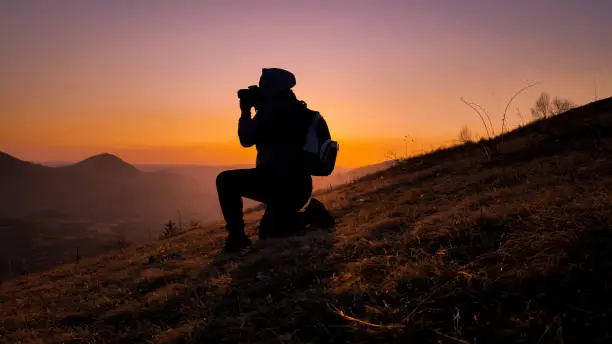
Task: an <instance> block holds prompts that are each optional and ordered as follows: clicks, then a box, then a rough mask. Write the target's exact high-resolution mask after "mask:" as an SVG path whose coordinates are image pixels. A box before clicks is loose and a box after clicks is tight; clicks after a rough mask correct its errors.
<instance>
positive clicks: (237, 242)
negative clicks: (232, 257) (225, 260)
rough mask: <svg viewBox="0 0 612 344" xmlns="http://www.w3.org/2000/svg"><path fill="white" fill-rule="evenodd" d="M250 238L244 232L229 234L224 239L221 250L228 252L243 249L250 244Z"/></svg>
mask: <svg viewBox="0 0 612 344" xmlns="http://www.w3.org/2000/svg"><path fill="white" fill-rule="evenodd" d="M251 244H252V243H251V239H249V237H248V236H246V235H245V234H242V235H231V234H230V235H229V236H228V237H227V239H225V246H224V247H223V250H222V251H221V252H223V253H230V252H238V251H240V250H243V249H245V248H247V247H249V246H251Z"/></svg>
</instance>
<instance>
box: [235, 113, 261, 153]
mask: <svg viewBox="0 0 612 344" xmlns="http://www.w3.org/2000/svg"><path fill="white" fill-rule="evenodd" d="M258 127H259V126H258V123H257V121H256V120H255V118H251V109H250V108H249V109H248V110H247V109H242V114H241V115H240V119H239V120H238V138H239V139H240V144H241V145H242V147H251V146H253V145H254V144H256V143H257V138H258V131H259V130H258V129H259V128H258Z"/></svg>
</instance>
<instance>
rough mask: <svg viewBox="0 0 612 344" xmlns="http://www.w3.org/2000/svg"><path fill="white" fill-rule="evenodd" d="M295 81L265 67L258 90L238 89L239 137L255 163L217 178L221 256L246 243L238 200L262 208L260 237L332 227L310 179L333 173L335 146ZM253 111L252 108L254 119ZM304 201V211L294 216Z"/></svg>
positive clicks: (332, 224)
mask: <svg viewBox="0 0 612 344" xmlns="http://www.w3.org/2000/svg"><path fill="white" fill-rule="evenodd" d="M295 83H296V80H295V76H294V75H293V74H292V73H290V72H288V71H286V70H283V69H278V68H264V69H263V70H262V75H261V77H260V79H259V86H249V88H248V89H243V90H240V91H238V97H239V99H240V109H241V116H240V120H239V122H238V137H239V139H240V144H241V145H242V146H243V147H251V146H253V145H255V146H256V148H257V161H256V167H255V168H253V169H240V170H231V171H224V172H221V173H220V174H219V175H218V176H217V192H218V196H219V203H220V205H221V210H222V212H223V217H224V218H225V221H226V228H227V230H228V232H229V235H228V237H227V240H226V244H225V247H224V251H226V252H231V251H236V250H240V249H242V248H245V247H247V246H249V245H250V244H251V241H250V239H249V238H248V237H247V236H246V235H245V232H244V220H243V214H242V210H243V209H242V197H246V198H250V199H253V200H256V201H259V202H262V203H264V204H265V205H266V210H265V213H264V216H263V217H262V219H261V222H260V229H259V237H260V238H262V239H263V238H268V237H275V236H284V235H289V234H293V233H294V232H296V231H299V230H300V229H303V228H305V227H306V226H307V225H311V224H312V225H314V226H315V227H323V228H325V227H333V226H334V219H333V217H332V216H331V215H330V214H329V213H328V212H327V210H326V209H325V207H324V206H323V204H321V203H320V202H319V201H318V200H316V199H314V198H313V199H311V198H310V196H311V194H312V177H311V175H329V174H330V173H331V171H332V170H333V168H334V164H335V158H336V154H337V150H338V147H337V143H336V142H335V141H331V138H330V134H329V130H328V129H327V125H326V123H325V121H324V120H323V118H322V117H321V116H320V115H319V113H317V112H315V111H311V110H309V109H308V108H307V107H306V103H304V102H302V101H299V100H298V99H297V98H296V96H295V94H294V93H293V91H292V90H291V88H292V87H293V86H294V85H295ZM252 107H254V108H255V110H256V113H255V116H253V117H251V108H252ZM309 147H310V148H309ZM309 200H310V202H309ZM307 203H308V206H307V207H306V211H305V212H301V213H298V211H299V210H300V209H302V208H303V207H304V206H305V205H306V204H307Z"/></svg>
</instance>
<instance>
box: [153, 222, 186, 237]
mask: <svg viewBox="0 0 612 344" xmlns="http://www.w3.org/2000/svg"><path fill="white" fill-rule="evenodd" d="M182 231H183V230H182V228H181V227H180V226H179V225H177V224H176V222H174V221H172V220H170V221H168V222H167V223H166V225H165V226H164V229H163V230H162V232H161V233H160V234H159V239H161V240H163V239H168V238H171V237H173V236H177V235H179V234H180V233H182Z"/></svg>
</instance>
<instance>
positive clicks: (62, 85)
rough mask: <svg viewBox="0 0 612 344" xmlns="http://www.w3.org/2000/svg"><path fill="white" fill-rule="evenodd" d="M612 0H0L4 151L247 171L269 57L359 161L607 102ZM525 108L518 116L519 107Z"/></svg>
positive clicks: (611, 92) (344, 151)
mask: <svg viewBox="0 0 612 344" xmlns="http://www.w3.org/2000/svg"><path fill="white" fill-rule="evenodd" d="M610 13H612V1H606V0H582V1H580V0H575V1H567V0H537V1H536V0H533V1H532V0H529V1H527V0H515V1H489V0H464V1H455V0H437V1H425V0H423V1H420V0H411V1H409V0H402V1H383V0H381V1H357V0H356V1H331V0H330V1H315V0H313V1H291V0H287V1H232V0H228V1H180V0H177V1H155V0H147V1H141V0H132V1H117V0H104V1H95V0H89V1H71V0H62V1H55V2H51V1H31V0H3V1H2V2H0V62H1V63H0V151H5V152H7V153H9V154H12V155H15V156H17V157H19V158H21V159H24V160H31V161H76V160H81V159H83V158H86V157H88V156H91V155H93V154H97V153H101V152H109V153H114V154H117V155H119V156H120V157H122V158H124V159H125V160H126V161H128V162H131V163H177V164H179V163H189V164H193V163H197V164H223V165H225V164H242V163H251V162H253V160H254V154H255V150H254V148H251V149H244V148H241V147H240V145H239V143H238V140H237V121H238V117H239V113H240V111H239V108H238V99H237V97H236V91H237V90H238V89H240V88H244V87H246V86H248V85H252V84H256V83H257V81H258V79H259V75H260V73H261V69H262V68H264V67H279V68H285V69H287V70H290V71H291V72H293V73H294V74H295V76H296V79H297V84H296V86H295V88H294V91H295V93H296V95H297V96H298V98H300V99H302V100H304V101H306V102H307V103H308V105H309V107H310V108H312V109H315V110H317V111H320V112H321V113H322V115H323V116H324V117H325V118H326V120H327V122H328V124H329V127H330V130H331V133H332V136H333V137H334V138H335V139H337V140H338V141H339V142H340V147H341V148H340V154H339V157H338V164H339V165H341V166H347V167H356V166H362V165H367V164H372V163H376V162H380V161H383V160H386V159H388V157H389V156H390V155H389V153H390V152H391V155H393V154H394V155H396V156H401V155H406V154H408V155H409V154H414V153H419V152H423V151H427V150H431V149H433V148H435V147H437V146H439V145H448V144H452V143H453V142H454V141H456V139H457V136H458V132H459V130H460V128H461V127H462V126H464V125H467V126H468V127H469V128H470V129H471V130H472V131H473V132H474V133H475V134H476V135H479V134H481V133H484V129H483V126H482V124H481V122H480V119H479V118H478V117H477V116H476V115H475V113H474V112H473V111H472V110H471V109H470V108H469V107H467V106H466V105H465V104H463V103H462V102H461V100H460V99H461V97H463V98H465V99H467V100H469V101H473V102H476V103H478V104H480V105H481V106H482V107H484V108H486V109H487V110H488V112H489V113H490V114H491V116H492V120H493V124H494V126H495V128H496V129H498V130H499V127H500V126H501V114H502V113H503V110H504V108H505V106H506V102H507V101H508V99H509V98H510V97H511V95H512V94H513V93H515V92H516V91H517V90H519V89H520V88H522V87H524V86H526V85H528V84H531V83H534V82H539V84H538V85H536V86H534V87H532V88H530V89H528V90H527V91H525V92H523V93H521V94H520V95H519V96H518V97H517V99H516V100H515V101H514V102H513V103H512V105H511V106H510V110H509V113H508V116H507V118H508V124H509V126H510V127H515V126H517V125H518V124H519V123H521V121H528V120H529V119H530V117H531V115H530V112H529V109H530V107H531V105H532V104H533V103H534V102H535V99H536V98H537V96H538V95H539V94H540V92H543V91H545V92H548V93H550V94H551V95H555V96H560V97H563V98H567V99H570V100H572V101H574V102H575V103H577V104H585V103H588V102H590V101H593V100H594V99H597V98H605V97H609V96H612V63H610V61H612V25H609V14H610ZM519 112H520V113H521V115H522V117H523V119H521V117H520V116H519V115H518V113H519Z"/></svg>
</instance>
